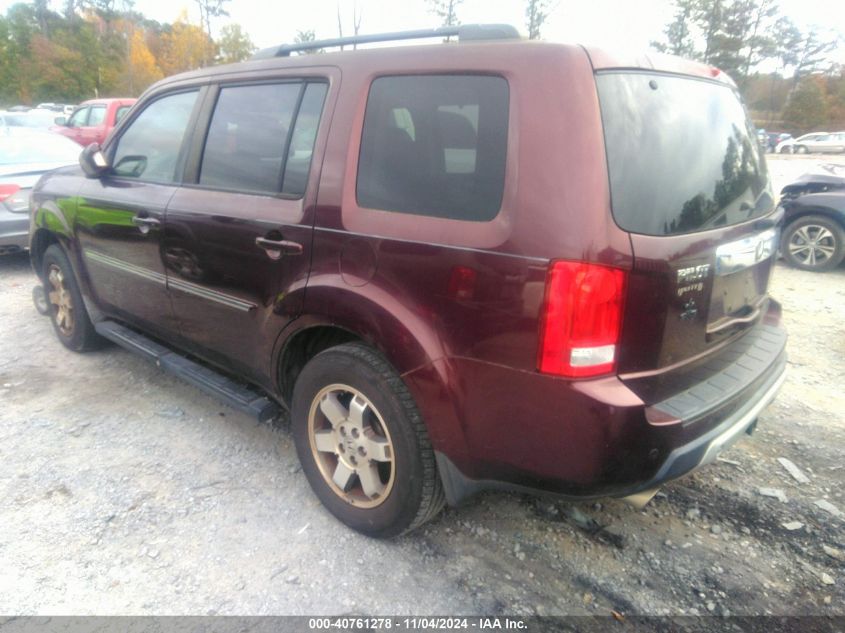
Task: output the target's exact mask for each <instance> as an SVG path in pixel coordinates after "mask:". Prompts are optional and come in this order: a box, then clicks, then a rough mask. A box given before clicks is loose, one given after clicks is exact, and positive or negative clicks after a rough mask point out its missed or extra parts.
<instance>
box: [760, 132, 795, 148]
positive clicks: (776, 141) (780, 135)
mask: <svg viewBox="0 0 845 633" xmlns="http://www.w3.org/2000/svg"><path fill="white" fill-rule="evenodd" d="M766 135H767V137H768V138H767V139H766V151H767V152H775V151H776V150H777V146H778V145H780V144H781V143H783V142H784V141H788V140H789V139H791V138H792V135H791V134H788V133H787V132H767V133H766Z"/></svg>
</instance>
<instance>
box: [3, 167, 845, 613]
mask: <svg viewBox="0 0 845 633" xmlns="http://www.w3.org/2000/svg"><path fill="white" fill-rule="evenodd" d="M812 160H813V159H810V160H807V159H802V158H797V157H788V159H786V160H780V159H779V158H778V159H774V160H772V161H771V165H772V173H773V176H774V179H775V181H776V184H777V186H778V188H779V186H780V184H783V183H782V182H780V181H779V179H783V178H787V179H788V178H791V177H793V176H795V175H798V173H801V172H802V171H804V170H805V169H804V165H808V164H810V163H811V162H812ZM795 171H797V173H793V172H795ZM33 280H34V278H33V275H32V273H31V271H30V269H29V267H28V260H27V257H26V256H25V255H20V256H8V257H4V258H2V259H0V323H2V324H3V326H2V328H0V442H2V444H0V445H2V453H0V455H2V459H0V613H4V614H42V615H49V614H79V615H84V614H392V615H397V614H455V613H462V614H467V615H469V614H499V613H508V614H517V615H520V614H521V615H528V614H535V613H536V614H573V615H579V614H609V613H610V612H611V611H616V612H619V613H625V614H658V615H659V614H702V615H704V614H710V613H713V614H728V613H730V614H734V615H756V614H840V615H841V614H845V600H844V599H845V538H843V529H842V528H843V523H845V498H843V481H845V468H843V451H842V448H843V446H845V394H843V391H842V389H841V385H842V384H843V382H844V381H843V379H844V378H845V331H843V327H842V316H843V314H845V268H842V267H840V269H839V270H837V271H834V272H832V273H829V274H825V275H818V274H811V273H805V272H801V271H797V270H793V269H790V268H787V267H786V266H784V265H782V264H779V265H778V267H777V269H776V271H775V276H774V280H773V283H772V287H771V291H772V294H773V295H774V296H776V297H777V298H778V299H779V300H780V301H781V302H782V303H783V306H784V320H785V322H786V326H787V327H788V329H789V331H790V333H791V338H790V342H789V353H790V362H789V377H788V379H787V382H786V384H785V385H784V388H783V390H782V392H781V394H780V396H779V397H778V399H777V400H776V401H775V402H774V404H773V405H772V406H771V407H769V409H768V410H767V411H765V412H764V414H763V415H762V416H761V418H760V423H759V426H758V431H757V432H756V433H755V435H754V436H752V437H749V438H745V439H744V440H742V441H741V442H740V443H739V444H737V445H735V446H734V447H733V448H731V449H730V450H729V451H727V452H726V453H724V454H723V456H722V458H721V460H720V461H718V462H716V463H715V464H713V465H712V466H710V467H707V468H706V469H703V470H702V471H700V472H698V473H695V474H693V475H691V476H689V477H686V478H684V479H682V480H680V481H677V482H674V483H672V484H670V485H668V486H666V487H665V488H664V489H663V491H662V492H661V493H660V494H659V495H658V496H657V497H656V498H655V499H654V500H653V501H652V502H651V503H650V504H649V505H648V506H647V507H646V508H645V509H644V510H643V511H637V510H634V509H633V508H630V507H629V506H626V505H625V504H623V503H621V502H618V501H614V500H606V501H603V502H601V503H589V504H581V505H567V504H563V503H550V502H549V501H539V500H536V499H534V498H530V497H525V496H518V495H507V494H486V495H482V496H480V497H478V498H476V499H474V500H472V501H471V502H469V503H468V504H467V505H465V506H463V507H462V508H459V509H448V510H447V511H446V512H445V513H444V514H443V515H442V516H441V517H440V518H438V519H437V520H436V521H435V522H433V523H432V524H430V525H429V526H428V527H426V528H424V529H422V530H419V531H417V532H416V533H414V534H411V535H409V536H406V537H403V538H401V539H398V540H395V541H391V542H379V541H373V540H370V539H367V538H365V537H362V536H359V535H357V534H355V533H353V532H351V531H349V530H348V529H346V528H345V527H343V526H342V525H340V524H339V523H337V522H336V521H335V520H334V519H333V518H332V517H331V516H330V515H329V514H328V513H327V512H326V511H324V510H323V509H322V506H321V505H320V504H319V503H318V501H317V500H316V498H315V497H314V496H313V495H312V493H311V492H310V489H309V488H308V484H307V482H306V481H305V478H304V476H303V475H302V473H301V472H300V469H299V466H298V464H297V458H296V453H295V450H294V447H293V443H292V441H291V437H290V434H289V432H288V429H287V426H286V424H285V423H284V422H282V423H280V424H277V425H276V426H267V425H259V424H256V423H255V422H254V421H252V420H251V419H249V418H247V417H246V416H244V415H242V414H240V413H237V412H235V411H233V410H231V409H228V408H226V407H224V406H222V405H219V404H218V403H216V402H215V401H214V400H213V399H211V398H209V397H207V396H205V395H204V394H202V393H201V392H199V391H197V390H196V389H194V388H192V387H190V386H188V385H186V384H183V383H181V382H180V381H178V380H175V379H173V378H172V377H170V376H169V375H167V374H165V373H163V372H161V371H159V370H158V369H156V367H155V366H153V365H152V364H151V363H148V362H146V361H143V360H141V359H139V358H137V357H134V356H132V355H131V354H129V353H128V352H125V351H123V350H121V349H119V348H116V347H109V348H106V349H104V350H102V351H99V352H95V353H90V354H85V355H79V354H73V353H70V352H67V351H65V349H64V348H63V347H62V346H61V345H60V344H59V342H58V341H57V340H56V338H55V336H54V335H53V332H52V330H51V327H50V324H49V322H48V321H47V319H44V318H42V317H39V316H38V315H37V314H36V312H35V310H34V308H33V307H32V304H31V300H30V290H31V286H32V284H33ZM779 459H787V460H790V462H791V463H793V464H795V465H796V466H797V468H798V469H800V471H801V474H803V475H804V477H805V479H802V481H799V480H798V479H796V478H795V477H794V476H793V475H791V474H790V472H789V471H788V470H787V467H785V466H784V465H783V464H782V463H781V462H780V461H778V460H779ZM770 495H774V496H770Z"/></svg>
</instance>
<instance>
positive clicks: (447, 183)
mask: <svg viewBox="0 0 845 633" xmlns="http://www.w3.org/2000/svg"><path fill="white" fill-rule="evenodd" d="M507 136H508V84H507V82H506V81H505V80H504V79H502V78H501V77H482V76H466V75H462V76H416V77H383V78H380V79H377V80H375V81H374V82H373V85H372V88H371V89H370V96H369V99H368V101H367V112H366V115H365V119H364V131H363V136H362V139H361V155H360V159H359V164H358V186H357V196H358V204H360V205H362V206H365V207H370V208H373V209H384V210H387V211H399V212H402V213H415V214H420V215H429V216H435V217H442V218H452V219H458V220H475V221H485V220H491V219H492V218H493V217H495V216H496V214H497V213H498V212H499V207H500V206H501V203H502V192H503V190H504V179H505V156H506V154H507Z"/></svg>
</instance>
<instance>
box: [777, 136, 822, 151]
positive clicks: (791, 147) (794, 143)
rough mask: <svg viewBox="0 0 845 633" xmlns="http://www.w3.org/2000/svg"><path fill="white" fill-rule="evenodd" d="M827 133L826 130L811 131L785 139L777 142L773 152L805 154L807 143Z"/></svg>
mask: <svg viewBox="0 0 845 633" xmlns="http://www.w3.org/2000/svg"><path fill="white" fill-rule="evenodd" d="M827 135H828V133H827V132H811V133H810V134H804V135H803V136H799V137H798V138H793V139H786V140H783V141H781V142H780V143H778V145H777V147H776V148H775V152H776V153H778V154H806V153H807V151H808V150H807V144H808V143H813V142H814V141H815V140H816V139H819V138H821V137H823V136H827ZM799 147H800V149H799Z"/></svg>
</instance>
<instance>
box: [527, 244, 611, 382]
mask: <svg viewBox="0 0 845 633" xmlns="http://www.w3.org/2000/svg"><path fill="white" fill-rule="evenodd" d="M625 277H626V276H625V271H623V270H619V269H617V268H610V267H608V266H600V265H597V264H587V263H584V262H567V261H556V262H552V264H551V266H550V267H549V272H548V276H547V278H546V297H545V301H544V302H543V312H542V315H541V330H540V349H539V353H538V358H537V366H538V369H539V370H540V371H541V372H543V373H545V374H555V375H558V376H567V377H571V378H580V377H585V376H597V375H600V374H607V373H611V372H613V371H614V370H615V369H616V352H617V345H618V343H619V334H620V332H621V330H622V312H623V299H624V296H625Z"/></svg>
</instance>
